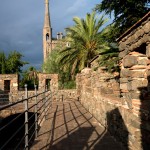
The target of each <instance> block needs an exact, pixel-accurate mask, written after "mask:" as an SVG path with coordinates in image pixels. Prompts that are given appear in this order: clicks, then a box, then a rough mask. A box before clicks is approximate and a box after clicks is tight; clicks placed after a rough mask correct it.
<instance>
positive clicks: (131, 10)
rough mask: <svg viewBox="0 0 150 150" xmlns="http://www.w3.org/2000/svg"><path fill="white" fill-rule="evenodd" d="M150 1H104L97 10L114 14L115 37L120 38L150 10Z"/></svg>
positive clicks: (113, 31)
mask: <svg viewBox="0 0 150 150" xmlns="http://www.w3.org/2000/svg"><path fill="white" fill-rule="evenodd" d="M149 3H150V0H125V1H123V0H102V2H101V3H100V4H97V5H96V7H95V9H96V10H97V11H98V12H103V11H104V12H105V13H106V14H110V16H111V15H112V14H114V30H112V34H113V37H115V38H116V37H119V36H120V35H121V34H122V33H123V32H125V31H126V30H127V29H128V28H130V27H131V26H132V25H133V24H134V23H136V22H137V21H138V20H139V19H140V18H141V17H143V16H144V15H145V14H146V13H147V12H148V11H149V10H150V5H149ZM112 16H113V15H112Z"/></svg>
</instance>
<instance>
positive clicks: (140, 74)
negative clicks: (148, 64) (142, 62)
mask: <svg viewBox="0 0 150 150" xmlns="http://www.w3.org/2000/svg"><path fill="white" fill-rule="evenodd" d="M145 73H146V70H145V69H143V70H131V77H133V78H144V77H145Z"/></svg>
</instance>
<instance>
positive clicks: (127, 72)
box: [120, 68, 131, 78]
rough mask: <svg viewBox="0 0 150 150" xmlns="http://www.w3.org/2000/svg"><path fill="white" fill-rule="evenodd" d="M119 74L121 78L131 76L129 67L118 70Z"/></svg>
mask: <svg viewBox="0 0 150 150" xmlns="http://www.w3.org/2000/svg"><path fill="white" fill-rule="evenodd" d="M120 76H121V77H122V78H127V77H130V76H131V71H130V70H129V69H127V68H125V69H122V70H121V72H120Z"/></svg>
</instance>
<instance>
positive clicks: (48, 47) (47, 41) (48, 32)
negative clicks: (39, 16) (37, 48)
mask: <svg viewBox="0 0 150 150" xmlns="http://www.w3.org/2000/svg"><path fill="white" fill-rule="evenodd" d="M62 38H63V33H62V32H58V33H57V38H56V40H53V39H52V27H51V21H50V10H49V0H45V17H44V27H43V62H45V61H46V59H47V58H48V55H49V54H50V53H51V51H52V50H53V49H54V48H55V47H56V45H58V44H60V43H61V44H62V43H63V42H62V41H61V40H62ZM63 45H64V44H63Z"/></svg>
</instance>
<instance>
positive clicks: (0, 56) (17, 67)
mask: <svg viewBox="0 0 150 150" xmlns="http://www.w3.org/2000/svg"><path fill="white" fill-rule="evenodd" d="M22 57H23V55H22V54H21V53H19V52H17V51H11V52H10V53H9V55H8V57H7V56H6V55H5V53H4V52H0V74H4V73H7V74H10V73H19V72H21V71H22V70H21V67H23V66H24V65H25V64H28V63H27V62H25V61H22V60H21V59H22Z"/></svg>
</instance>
